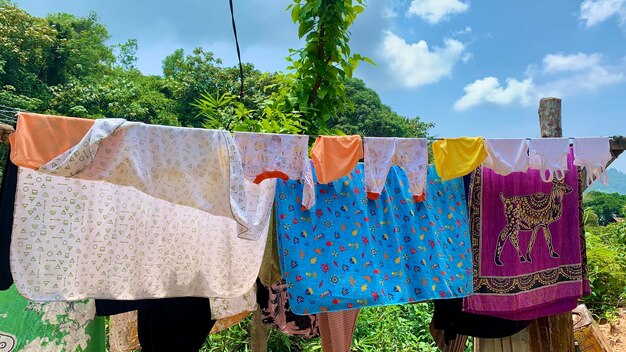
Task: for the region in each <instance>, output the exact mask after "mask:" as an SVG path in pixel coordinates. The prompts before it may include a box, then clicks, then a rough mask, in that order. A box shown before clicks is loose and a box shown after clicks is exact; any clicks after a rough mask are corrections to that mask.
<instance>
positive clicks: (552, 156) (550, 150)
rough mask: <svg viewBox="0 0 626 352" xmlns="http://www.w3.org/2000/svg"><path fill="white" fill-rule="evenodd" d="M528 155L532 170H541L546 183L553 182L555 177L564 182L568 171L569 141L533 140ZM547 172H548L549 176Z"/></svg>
mask: <svg viewBox="0 0 626 352" xmlns="http://www.w3.org/2000/svg"><path fill="white" fill-rule="evenodd" d="M528 155H529V158H530V168H531V169H535V170H539V174H540V175H541V179H542V180H543V181H544V182H552V178H553V177H556V178H557V179H559V180H563V178H564V177H565V176H564V175H565V172H566V171H567V156H568V155H569V140H568V139H567V138H537V139H531V140H530V142H529V147H528ZM546 171H547V172H548V175H547V176H546Z"/></svg>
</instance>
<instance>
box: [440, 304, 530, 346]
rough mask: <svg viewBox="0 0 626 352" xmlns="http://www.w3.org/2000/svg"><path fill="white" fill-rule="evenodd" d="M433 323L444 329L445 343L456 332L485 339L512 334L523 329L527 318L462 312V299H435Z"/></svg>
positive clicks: (451, 338)
mask: <svg viewBox="0 0 626 352" xmlns="http://www.w3.org/2000/svg"><path fill="white" fill-rule="evenodd" d="M434 302H435V314H433V325H434V328H435V329H437V330H443V331H444V339H445V341H446V343H448V342H450V341H452V340H454V338H455V337H456V335H457V334H459V335H467V336H474V337H479V338H485V339H497V338H501V337H507V336H511V335H514V334H516V333H518V332H520V331H521V330H523V329H525V328H526V327H527V326H528V324H529V323H530V321H528V320H506V319H502V318H496V317H490V316H486V315H480V314H472V313H466V312H463V299H462V298H453V299H437V300H434Z"/></svg>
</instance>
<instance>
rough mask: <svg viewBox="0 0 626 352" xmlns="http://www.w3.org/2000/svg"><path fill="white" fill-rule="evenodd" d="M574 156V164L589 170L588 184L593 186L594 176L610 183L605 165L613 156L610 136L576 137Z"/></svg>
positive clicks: (605, 182) (602, 181)
mask: <svg viewBox="0 0 626 352" xmlns="http://www.w3.org/2000/svg"><path fill="white" fill-rule="evenodd" d="M574 157H575V159H574V165H576V166H581V167H584V168H585V171H586V172H587V186H591V184H592V183H593V178H594V177H595V178H596V179H598V180H599V181H600V183H602V184H604V185H606V184H608V181H609V176H608V174H607V173H606V172H605V167H606V165H607V164H608V162H609V161H610V160H611V159H612V158H613V156H612V155H611V145H610V144H609V139H608V138H606V137H598V138H574Z"/></svg>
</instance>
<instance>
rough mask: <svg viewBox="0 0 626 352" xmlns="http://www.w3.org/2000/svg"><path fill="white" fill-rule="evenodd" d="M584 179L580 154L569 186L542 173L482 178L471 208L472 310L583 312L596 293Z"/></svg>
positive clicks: (466, 303)
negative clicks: (587, 250) (587, 252)
mask: <svg viewBox="0 0 626 352" xmlns="http://www.w3.org/2000/svg"><path fill="white" fill-rule="evenodd" d="M578 181H579V175H578V170H577V168H576V167H575V166H574V165H573V154H572V153H570V155H569V157H568V171H567V172H566V174H565V179H564V180H563V181H562V182H558V181H557V180H556V177H555V180H554V181H553V182H549V183H546V182H543V181H542V180H541V177H540V174H539V171H537V170H528V171H527V172H515V173H512V174H510V175H508V176H501V175H498V174H496V173H495V172H494V171H493V170H491V169H489V168H482V171H481V169H478V170H477V171H476V172H475V173H474V176H473V180H472V183H471V195H470V198H471V199H470V203H469V204H470V213H469V214H470V227H471V237H472V252H473V256H474V258H473V263H474V264H473V265H474V295H473V296H470V297H467V298H464V300H463V310H464V311H466V312H471V313H478V314H484V315H491V316H496V317H500V318H504V319H510V320H529V319H534V318H539V317H544V316H549V315H554V314H560V313H563V312H567V311H570V310H572V309H573V308H575V307H576V305H577V301H578V299H579V298H580V297H581V296H582V295H583V293H585V291H588V288H589V286H588V282H587V281H586V275H585V274H586V273H583V271H585V269H586V268H585V267H584V265H583V263H584V261H585V259H584V237H583V242H582V243H581V223H580V210H581V207H580V205H579V200H580V196H581V194H580V193H579V182H578ZM505 209H506V210H505ZM544 225H547V228H548V230H549V231H547V232H546V231H545V230H544V228H543V227H544ZM534 230H535V231H536V237H535V241H534V245H532V244H531V237H532V234H533V231H534ZM551 247H552V248H551ZM499 248H500V255H498V249H499ZM518 248H519V250H518ZM529 249H530V250H529ZM581 252H583V254H582V255H581Z"/></svg>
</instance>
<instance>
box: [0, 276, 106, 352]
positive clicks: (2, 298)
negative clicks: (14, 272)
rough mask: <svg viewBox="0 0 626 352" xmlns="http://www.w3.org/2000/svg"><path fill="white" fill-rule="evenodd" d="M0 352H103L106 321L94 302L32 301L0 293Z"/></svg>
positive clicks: (12, 290)
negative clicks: (0, 351)
mask: <svg viewBox="0 0 626 352" xmlns="http://www.w3.org/2000/svg"><path fill="white" fill-rule="evenodd" d="M0 302H1V303H0V350H2V351H68V352H69V351H71V352H74V351H91V352H104V320H103V319H102V318H96V316H95V313H96V309H95V305H94V302H93V301H87V300H83V301H76V302H46V303H38V302H30V301H28V300H27V299H26V298H24V297H22V296H20V294H19V293H18V292H17V290H16V289H15V287H11V288H9V289H8V290H6V291H3V292H0Z"/></svg>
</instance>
